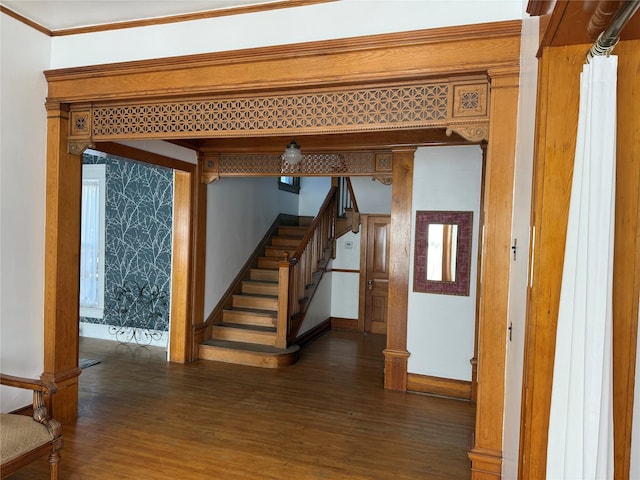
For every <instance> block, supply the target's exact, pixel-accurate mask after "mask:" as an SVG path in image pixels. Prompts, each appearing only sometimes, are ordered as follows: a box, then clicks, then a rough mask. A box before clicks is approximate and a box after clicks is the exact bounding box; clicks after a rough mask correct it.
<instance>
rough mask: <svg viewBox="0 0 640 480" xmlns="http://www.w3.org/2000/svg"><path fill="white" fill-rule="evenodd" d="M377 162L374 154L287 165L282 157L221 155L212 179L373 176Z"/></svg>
mask: <svg viewBox="0 0 640 480" xmlns="http://www.w3.org/2000/svg"><path fill="white" fill-rule="evenodd" d="M205 161H206V160H205ZM374 161H375V154H374V153H373V152H346V153H312V154H305V155H303V156H302V161H301V162H300V163H299V164H297V165H289V164H288V163H286V162H284V161H283V160H282V155H248V154H221V155H219V159H218V165H219V167H218V168H219V170H218V171H217V172H215V175H214V176H213V177H214V178H217V177H233V176H274V177H277V176H280V175H294V176H296V175H304V176H313V175H319V176H335V175H336V174H345V175H350V176H351V175H371V172H372V171H373V168H374V167H373V165H374Z"/></svg>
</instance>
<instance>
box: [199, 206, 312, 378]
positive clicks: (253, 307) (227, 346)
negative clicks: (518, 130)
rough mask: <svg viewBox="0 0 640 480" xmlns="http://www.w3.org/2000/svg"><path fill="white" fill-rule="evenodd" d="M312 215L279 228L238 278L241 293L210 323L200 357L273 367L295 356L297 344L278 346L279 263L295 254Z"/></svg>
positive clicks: (297, 348)
mask: <svg viewBox="0 0 640 480" xmlns="http://www.w3.org/2000/svg"><path fill="white" fill-rule="evenodd" d="M311 220H312V219H309V218H306V217H301V219H300V220H299V223H300V224H299V225H297V226H280V227H277V231H276V233H275V234H274V235H273V236H271V238H270V240H269V242H268V245H266V246H265V247H264V252H263V253H264V255H261V256H259V257H258V258H257V266H256V267H254V268H251V269H250V270H249V274H248V278H246V279H244V280H242V282H241V289H240V292H238V293H236V294H233V295H232V300H231V305H230V306H229V307H227V308H224V309H223V310H222V321H221V322H219V323H217V324H215V325H212V326H211V338H210V339H208V340H205V341H204V342H203V343H202V344H200V346H199V355H198V356H199V358H201V359H205V360H216V361H220V362H228V363H236V364H242V365H254V366H260V367H269V368H277V367H283V366H286V365H291V364H293V363H294V362H295V361H296V358H297V352H298V350H299V347H298V346H297V345H291V346H289V347H288V348H286V349H283V348H276V346H275V345H276V335H277V331H276V325H277V319H278V291H279V288H280V287H279V282H278V276H279V271H278V268H279V265H280V262H282V261H283V260H284V259H285V255H287V256H293V254H294V252H295V250H296V248H297V247H298V245H299V244H300V241H301V240H302V239H303V237H304V235H305V233H306V231H307V226H308V224H309V223H310V221H311Z"/></svg>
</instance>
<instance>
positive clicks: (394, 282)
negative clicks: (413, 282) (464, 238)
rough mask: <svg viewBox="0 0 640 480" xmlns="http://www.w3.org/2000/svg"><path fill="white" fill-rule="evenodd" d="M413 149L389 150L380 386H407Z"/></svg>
mask: <svg viewBox="0 0 640 480" xmlns="http://www.w3.org/2000/svg"><path fill="white" fill-rule="evenodd" d="M415 151H416V150H415V148H408V149H402V150H394V151H393V161H392V164H393V167H392V168H393V187H392V198H391V229H390V234H391V238H390V239H389V303H388V312H389V313H388V317H387V348H386V349H385V350H384V352H383V353H384V359H385V360H384V364H385V369H384V388H386V389H389V390H400V391H405V390H406V389H407V361H408V358H409V352H408V351H407V302H408V298H409V268H411V266H410V265H409V257H410V254H411V201H412V196H413V192H412V190H413V158H414V154H415Z"/></svg>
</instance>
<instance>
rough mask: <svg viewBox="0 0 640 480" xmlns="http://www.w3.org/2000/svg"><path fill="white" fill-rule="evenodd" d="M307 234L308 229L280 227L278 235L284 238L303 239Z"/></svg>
mask: <svg viewBox="0 0 640 480" xmlns="http://www.w3.org/2000/svg"><path fill="white" fill-rule="evenodd" d="M305 233H307V227H278V235H280V236H283V237H297V238H302V237H304V234H305Z"/></svg>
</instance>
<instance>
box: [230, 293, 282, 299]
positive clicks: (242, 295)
mask: <svg viewBox="0 0 640 480" xmlns="http://www.w3.org/2000/svg"><path fill="white" fill-rule="evenodd" d="M234 297H252V298H253V297H258V298H278V295H265V294H264V293H237V294H235V295H234Z"/></svg>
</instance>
